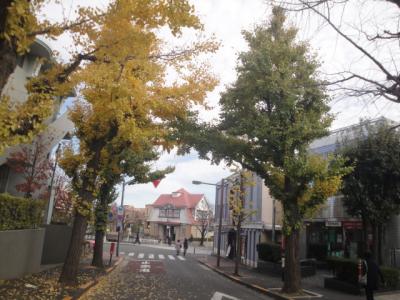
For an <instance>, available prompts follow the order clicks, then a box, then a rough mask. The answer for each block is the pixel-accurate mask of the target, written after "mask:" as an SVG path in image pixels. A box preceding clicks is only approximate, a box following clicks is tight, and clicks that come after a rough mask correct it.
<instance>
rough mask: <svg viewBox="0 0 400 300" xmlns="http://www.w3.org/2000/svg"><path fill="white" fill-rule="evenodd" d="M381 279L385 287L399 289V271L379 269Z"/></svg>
mask: <svg viewBox="0 0 400 300" xmlns="http://www.w3.org/2000/svg"><path fill="white" fill-rule="evenodd" d="M381 272H382V275H383V278H385V283H386V286H387V287H390V288H399V287H400V270H399V269H394V268H388V267H381Z"/></svg>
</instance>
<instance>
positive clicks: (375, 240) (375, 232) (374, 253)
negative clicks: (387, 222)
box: [371, 223, 379, 262]
mask: <svg viewBox="0 0 400 300" xmlns="http://www.w3.org/2000/svg"><path fill="white" fill-rule="evenodd" d="M371 227H372V236H373V237H372V242H373V244H372V257H373V259H374V260H375V261H376V262H377V261H378V252H379V251H378V246H379V243H378V226H376V224H375V223H371Z"/></svg>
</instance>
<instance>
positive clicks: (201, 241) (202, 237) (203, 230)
mask: <svg viewBox="0 0 400 300" xmlns="http://www.w3.org/2000/svg"><path fill="white" fill-rule="evenodd" d="M205 232H206V231H205V229H203V228H202V230H201V232H200V235H201V236H200V246H203V245H204V236H205Z"/></svg>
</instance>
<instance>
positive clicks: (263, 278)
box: [198, 256, 400, 300]
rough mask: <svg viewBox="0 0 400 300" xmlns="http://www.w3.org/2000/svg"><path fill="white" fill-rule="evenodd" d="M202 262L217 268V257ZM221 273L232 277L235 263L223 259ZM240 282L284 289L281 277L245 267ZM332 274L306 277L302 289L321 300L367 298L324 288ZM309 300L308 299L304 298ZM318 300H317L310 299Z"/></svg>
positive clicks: (385, 298)
mask: <svg viewBox="0 0 400 300" xmlns="http://www.w3.org/2000/svg"><path fill="white" fill-rule="evenodd" d="M198 260H199V261H200V262H202V263H204V264H207V265H208V266H211V267H213V268H216V257H215V256H207V257H202V258H199V259H198ZM219 271H222V272H223V273H224V274H225V275H229V276H232V274H233V272H234V262H233V261H232V260H229V259H225V258H221V262H220V268H219ZM239 274H240V277H239V280H240V281H241V282H243V283H245V284H247V285H256V286H258V287H260V288H264V289H267V290H269V289H279V288H281V287H282V280H281V277H280V276H274V275H269V274H268V275H267V274H264V273H261V272H259V271H257V270H256V269H252V268H248V267H246V266H244V265H241V266H240V269H239ZM330 275H331V274H330V272H327V271H319V272H318V273H317V275H315V276H312V277H306V278H303V279H302V287H303V289H305V290H308V291H311V292H313V293H316V294H319V295H321V296H322V297H321V296H320V297H319V299H324V300H325V299H326V300H362V299H365V296H357V295H350V294H346V293H342V292H339V291H335V290H330V289H325V288H324V278H325V277H330ZM302 299H307V298H302ZM309 299H317V298H311V297H310V298H309ZM375 299H376V300H400V292H399V293H391V294H381V295H376V296H375Z"/></svg>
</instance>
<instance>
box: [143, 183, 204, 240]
mask: <svg viewBox="0 0 400 300" xmlns="http://www.w3.org/2000/svg"><path fill="white" fill-rule="evenodd" d="M145 210H146V214H147V215H148V217H147V229H146V231H145V232H147V233H148V235H149V236H151V237H153V238H156V239H159V240H162V241H164V242H168V240H170V241H175V240H178V239H179V240H183V239H184V238H190V237H198V235H199V233H198V229H197V225H198V224H197V221H198V218H199V216H200V215H201V214H202V213H203V212H205V211H207V212H209V211H210V205H209V203H208V201H207V199H206V198H205V196H204V195H203V194H190V193H189V192H187V191H186V190H185V189H180V190H178V191H176V192H173V193H171V194H162V195H160V196H159V197H158V198H157V200H156V201H155V202H154V203H153V204H151V205H147V206H146V209H145Z"/></svg>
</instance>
